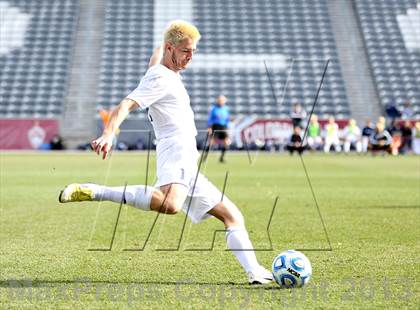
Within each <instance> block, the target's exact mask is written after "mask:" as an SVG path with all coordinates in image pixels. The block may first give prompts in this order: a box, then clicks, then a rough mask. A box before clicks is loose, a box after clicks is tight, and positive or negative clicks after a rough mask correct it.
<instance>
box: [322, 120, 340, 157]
mask: <svg viewBox="0 0 420 310" xmlns="http://www.w3.org/2000/svg"><path fill="white" fill-rule="evenodd" d="M324 134H325V144H324V152H325V153H328V152H329V151H330V149H331V146H334V151H336V152H340V151H341V145H340V139H339V138H338V125H337V123H336V122H335V119H334V117H330V118H328V123H327V124H326V125H325V127H324Z"/></svg>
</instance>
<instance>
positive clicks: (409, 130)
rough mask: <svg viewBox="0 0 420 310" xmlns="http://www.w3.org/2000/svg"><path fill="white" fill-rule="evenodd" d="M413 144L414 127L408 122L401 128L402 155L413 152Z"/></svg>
mask: <svg viewBox="0 0 420 310" xmlns="http://www.w3.org/2000/svg"><path fill="white" fill-rule="evenodd" d="M412 142H413V127H412V126H411V122H410V121H409V120H406V121H405V122H404V124H403V125H402V126H401V146H400V153H402V154H405V153H409V152H411V147H412Z"/></svg>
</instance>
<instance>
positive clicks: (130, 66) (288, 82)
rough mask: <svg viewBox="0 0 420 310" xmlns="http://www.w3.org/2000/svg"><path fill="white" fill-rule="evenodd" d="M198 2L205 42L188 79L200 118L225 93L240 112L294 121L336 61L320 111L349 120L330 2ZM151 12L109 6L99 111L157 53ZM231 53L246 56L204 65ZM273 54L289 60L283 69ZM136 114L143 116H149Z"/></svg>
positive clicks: (124, 4)
mask: <svg viewBox="0 0 420 310" xmlns="http://www.w3.org/2000/svg"><path fill="white" fill-rule="evenodd" d="M193 5H194V7H193V22H194V23H195V24H196V25H197V26H198V28H199V29H200V31H201V33H202V40H201V42H200V44H199V46H198V48H199V52H198V53H197V54H196V58H195V59H194V61H193V65H192V66H191V68H190V69H189V70H187V71H186V72H185V74H184V82H185V84H186V87H187V88H188V90H189V92H190V95H191V104H192V107H193V109H194V111H195V112H196V119H197V120H198V121H199V120H202V121H203V120H204V119H206V117H207V112H208V109H209V105H210V104H211V103H212V101H213V100H214V99H215V97H216V96H217V95H218V94H219V93H224V94H226V96H228V97H229V99H230V100H229V105H230V106H231V109H232V112H233V113H234V114H235V115H250V114H252V115H257V116H263V117H288V116H289V113H290V110H291V106H292V104H293V103H296V102H300V103H301V104H303V105H304V106H305V107H306V108H307V109H309V107H310V106H311V105H312V103H313V100H314V96H315V93H316V89H317V86H318V83H319V81H320V78H321V75H322V72H323V69H324V66H325V63H326V60H327V59H331V63H330V66H329V68H328V72H327V76H326V80H325V83H324V86H323V88H322V91H321V94H320V98H319V107H318V109H317V110H316V112H317V113H318V114H320V116H321V118H322V117H327V116H328V115H334V116H336V117H337V118H348V117H349V116H350V111H349V106H348V101H347V95H346V90H345V86H344V81H343V78H342V75H341V70H340V65H339V63H338V60H337V59H338V57H337V51H336V46H335V42H334V37H333V33H332V29H331V24H330V19H329V15H328V10H327V8H328V7H327V5H328V1H327V0H321V1H304V0H296V1H270V0H261V1H258V2H247V1H224V0H215V1H211V2H206V1H194V2H193ZM153 9H154V8H153V2H150V1H130V0H122V1H111V0H108V1H107V7H106V14H105V34H104V42H103V51H102V66H101V78H100V85H99V102H98V107H104V108H108V107H109V106H112V105H115V104H117V103H118V102H119V101H120V100H121V98H123V97H124V96H125V95H127V93H128V92H129V91H130V90H131V89H133V88H134V87H136V85H137V83H138V81H139V79H140V77H141V75H142V74H143V73H144V72H145V70H146V69H147V63H148V59H149V56H150V54H151V51H152V49H153V40H152V37H153V31H152V29H153V23H154V20H153ZM225 55H229V57H233V58H234V59H236V60H239V61H240V59H241V57H242V58H243V60H242V61H241V66H229V65H226V66H223V65H220V66H215V65H214V63H212V62H210V61H206V60H208V59H209V57H207V56H216V58H217V57H220V59H219V63H223V60H224V59H223V57H224V56H225ZM253 55H254V56H255V55H267V67H268V69H269V72H270V76H271V80H272V82H273V88H274V90H275V92H276V97H277V98H276V99H274V98H273V94H272V91H271V86H270V83H269V79H268V76H267V74H266V70H265V67H264V63H263V61H259V64H258V65H255V62H252V61H248V60H246V59H247V58H245V56H250V57H251V59H252V57H254V56H253ZM272 56H276V57H278V58H283V59H284V64H283V65H279V64H278V63H277V62H274V61H273V60H272V59H274V58H275V57H274V58H273V57H272ZM235 57H236V58H235ZM200 59H201V60H200ZM229 59H230V58H229ZM229 59H228V60H229ZM270 59H271V60H270ZM225 60H226V59H225ZM216 61H217V60H216ZM225 62H226V61H225ZM227 62H229V61H227ZM134 117H137V118H144V113H137V114H136V115H135V116H134Z"/></svg>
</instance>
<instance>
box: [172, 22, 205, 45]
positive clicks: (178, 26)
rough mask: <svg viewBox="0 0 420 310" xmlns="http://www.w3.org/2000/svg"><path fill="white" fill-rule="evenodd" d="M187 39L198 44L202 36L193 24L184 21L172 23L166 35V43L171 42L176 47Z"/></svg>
mask: <svg viewBox="0 0 420 310" xmlns="http://www.w3.org/2000/svg"><path fill="white" fill-rule="evenodd" d="M187 38H188V39H191V40H194V41H196V42H197V41H198V40H200V38H201V35H200V32H199V31H198V29H197V28H196V27H195V26H194V25H193V24H190V23H188V22H186V21H183V20H174V21H171V22H170V23H169V25H168V27H167V28H166V30H165V33H164V42H165V43H167V42H169V43H171V44H173V45H175V46H176V45H178V43H179V42H181V41H182V40H184V39H187Z"/></svg>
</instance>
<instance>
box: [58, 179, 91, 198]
mask: <svg viewBox="0 0 420 310" xmlns="http://www.w3.org/2000/svg"><path fill="white" fill-rule="evenodd" d="M93 197H94V195H93V191H92V190H91V189H90V188H88V187H87V186H84V185H83V184H77V183H73V184H69V185H67V186H66V187H65V188H64V189H63V190H62V191H61V192H60V196H59V197H58V201H59V202H61V203H65V202H74V201H92V200H93Z"/></svg>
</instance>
